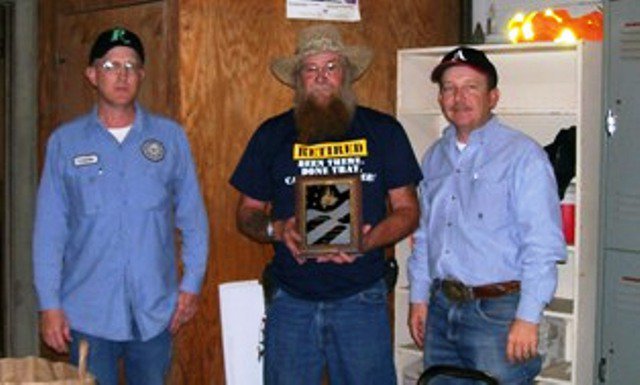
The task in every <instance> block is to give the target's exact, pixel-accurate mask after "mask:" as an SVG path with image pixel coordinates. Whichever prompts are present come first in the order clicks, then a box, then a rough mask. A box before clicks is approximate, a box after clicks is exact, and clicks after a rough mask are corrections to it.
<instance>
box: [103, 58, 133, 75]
mask: <svg viewBox="0 0 640 385" xmlns="http://www.w3.org/2000/svg"><path fill="white" fill-rule="evenodd" d="M98 66H99V67H100V69H102V71H104V72H105V73H107V74H116V73H120V71H123V72H124V73H126V74H127V75H128V74H131V73H133V72H135V71H137V70H138V69H140V67H141V66H140V64H139V63H136V62H131V61H125V62H122V63H121V62H117V61H112V60H105V61H104V62H102V64H99V65H98Z"/></svg>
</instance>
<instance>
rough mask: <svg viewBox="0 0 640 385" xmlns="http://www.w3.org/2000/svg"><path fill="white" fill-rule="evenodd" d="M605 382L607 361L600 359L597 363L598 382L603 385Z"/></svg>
mask: <svg viewBox="0 0 640 385" xmlns="http://www.w3.org/2000/svg"><path fill="white" fill-rule="evenodd" d="M606 380H607V359H606V358H604V357H602V358H601V359H600V363H598V381H600V383H601V384H602V383H604V382H606Z"/></svg>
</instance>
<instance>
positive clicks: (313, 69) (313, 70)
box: [302, 61, 342, 77]
mask: <svg viewBox="0 0 640 385" xmlns="http://www.w3.org/2000/svg"><path fill="white" fill-rule="evenodd" d="M341 70H342V66H341V65H340V63H339V62H335V61H330V62H328V63H326V64H325V65H323V66H319V65H317V64H303V65H302V75H303V76H306V77H316V76H318V75H320V74H322V75H324V76H333V75H335V74H337V73H338V72H340V71H341Z"/></svg>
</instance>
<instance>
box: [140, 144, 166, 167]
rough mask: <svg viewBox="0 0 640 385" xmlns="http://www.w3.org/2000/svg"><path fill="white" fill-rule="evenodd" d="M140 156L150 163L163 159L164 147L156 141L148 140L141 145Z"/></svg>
mask: <svg viewBox="0 0 640 385" xmlns="http://www.w3.org/2000/svg"><path fill="white" fill-rule="evenodd" d="M142 155H144V157H145V158H147V159H149V160H150V161H152V162H160V161H161V160H162V159H164V145H163V144H162V142H160V141H159V140H157V139H148V140H146V141H145V142H144V143H142Z"/></svg>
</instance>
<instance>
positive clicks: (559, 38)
mask: <svg viewBox="0 0 640 385" xmlns="http://www.w3.org/2000/svg"><path fill="white" fill-rule="evenodd" d="M602 25H603V17H602V11H600V10H598V11H594V12H591V13H588V14H586V15H583V16H580V17H577V18H573V17H572V16H571V15H570V14H569V12H567V11H566V10H565V9H556V10H554V9H550V8H549V9H546V10H544V11H543V12H539V11H534V12H530V13H528V14H524V13H517V14H515V15H514V16H513V17H511V19H510V20H509V22H508V24H507V33H508V37H509V40H510V41H511V42H512V43H522V42H533V41H553V42H556V43H574V42H576V41H579V40H592V41H600V40H602Z"/></svg>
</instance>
